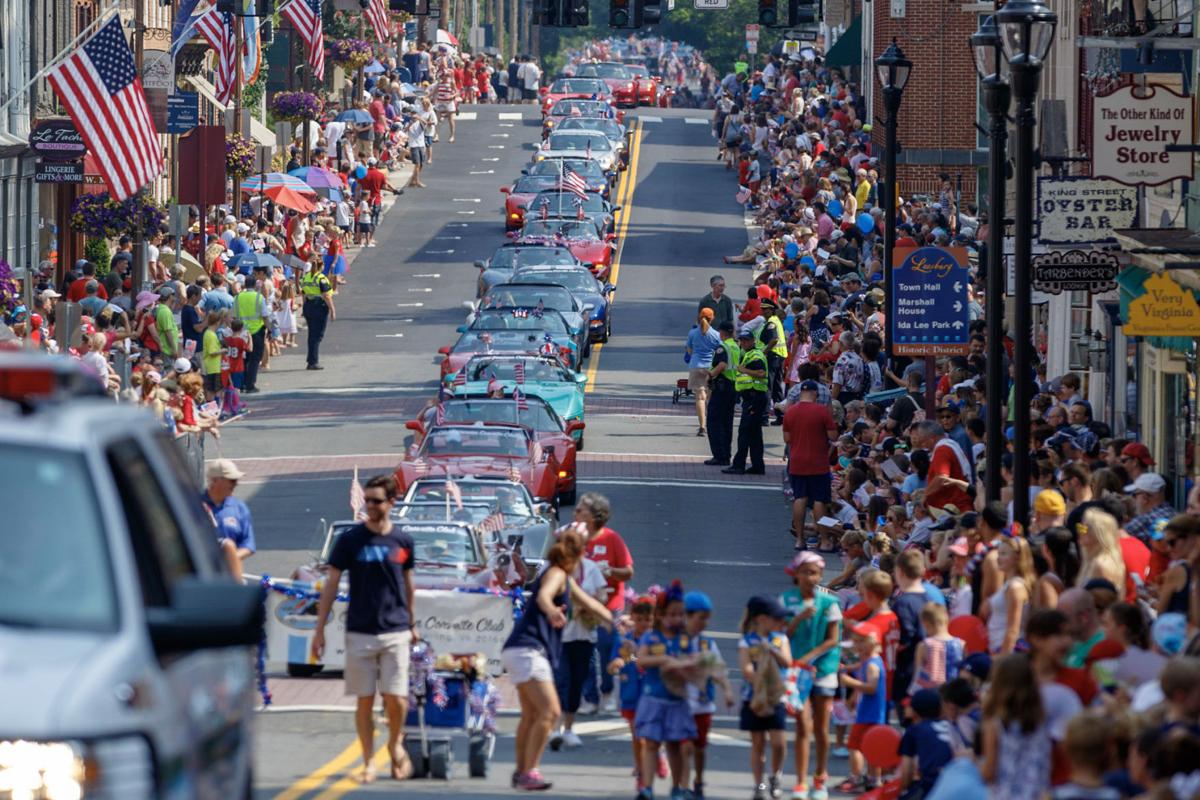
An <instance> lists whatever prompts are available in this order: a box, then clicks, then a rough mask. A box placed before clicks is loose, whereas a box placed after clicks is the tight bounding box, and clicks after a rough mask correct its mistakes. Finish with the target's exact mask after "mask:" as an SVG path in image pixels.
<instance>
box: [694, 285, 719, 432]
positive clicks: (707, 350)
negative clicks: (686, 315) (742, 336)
mask: <svg viewBox="0 0 1200 800" xmlns="http://www.w3.org/2000/svg"><path fill="white" fill-rule="evenodd" d="M712 320H713V311H712V309H711V308H702V309H700V315H699V317H698V318H697V320H696V326H695V327H693V328H692V329H691V331H689V332H688V338H687V348H686V350H685V353H686V355H687V365H688V388H689V389H691V390H692V395H693V396H694V397H695V398H696V419H697V420H698V421H699V422H700V427H699V428H698V429H697V430H696V435H697V436H707V435H708V426H707V423H706V421H705V420H706V417H707V415H708V381H709V369H710V368H711V367H712V360H713V352H714V351H715V350H717V349H718V348H720V347H721V337H720V336H719V335H718V334H717V332H716V331H715V330H713V327H712Z"/></svg>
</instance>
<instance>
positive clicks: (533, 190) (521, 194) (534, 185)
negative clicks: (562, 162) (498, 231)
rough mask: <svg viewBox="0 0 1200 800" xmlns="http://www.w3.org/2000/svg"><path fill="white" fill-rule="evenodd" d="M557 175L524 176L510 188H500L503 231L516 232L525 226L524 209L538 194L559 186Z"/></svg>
mask: <svg viewBox="0 0 1200 800" xmlns="http://www.w3.org/2000/svg"><path fill="white" fill-rule="evenodd" d="M559 181H560V179H559V177H558V175H525V176H523V177H521V178H518V179H517V181H516V183H514V184H513V185H512V186H501V187H500V192H501V194H504V195H506V197H505V198H504V230H505V231H518V230H520V229H521V226H522V225H524V224H525V209H526V208H527V207H528V206H529V203H530V201H531V200H533V198H535V197H537V195H538V192H541V191H544V190H546V189H554V188H556V187H557V186H558V185H559Z"/></svg>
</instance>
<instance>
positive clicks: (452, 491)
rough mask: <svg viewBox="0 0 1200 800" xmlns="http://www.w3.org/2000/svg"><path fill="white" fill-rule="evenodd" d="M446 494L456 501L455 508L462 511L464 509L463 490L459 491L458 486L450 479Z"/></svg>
mask: <svg viewBox="0 0 1200 800" xmlns="http://www.w3.org/2000/svg"><path fill="white" fill-rule="evenodd" d="M446 494H447V495H449V497H450V499H451V500H453V501H454V507H455V508H457V509H458V510H460V511H461V510H462V507H463V501H462V489H459V488H458V484H457V483H455V482H454V481H452V480H450V478H446Z"/></svg>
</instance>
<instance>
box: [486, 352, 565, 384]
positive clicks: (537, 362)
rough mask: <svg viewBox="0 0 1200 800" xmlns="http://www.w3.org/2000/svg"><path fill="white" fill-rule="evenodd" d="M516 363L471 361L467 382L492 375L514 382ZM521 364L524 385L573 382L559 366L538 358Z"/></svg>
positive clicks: (492, 360)
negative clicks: (523, 371) (522, 365)
mask: <svg viewBox="0 0 1200 800" xmlns="http://www.w3.org/2000/svg"><path fill="white" fill-rule="evenodd" d="M517 363H518V362H517V361H516V360H515V359H508V358H496V359H491V358H487V357H484V358H475V359H471V361H470V363H468V364H467V380H472V381H483V380H487V379H488V378H489V377H491V375H492V374H493V373H494V374H495V376H496V380H499V381H515V380H516V379H517V376H516V372H515V370H516V365H517ZM523 363H524V364H525V382H526V383H557V382H560V381H562V382H566V381H574V380H575V379H574V377H572V376H571V374H570V373H568V372H567V371H566V370H565V369H563V368H562V367H561V366H556V365H554V364H550V363H547V362H546V361H543V360H541V359H539V358H527V359H525V360H524V362H523Z"/></svg>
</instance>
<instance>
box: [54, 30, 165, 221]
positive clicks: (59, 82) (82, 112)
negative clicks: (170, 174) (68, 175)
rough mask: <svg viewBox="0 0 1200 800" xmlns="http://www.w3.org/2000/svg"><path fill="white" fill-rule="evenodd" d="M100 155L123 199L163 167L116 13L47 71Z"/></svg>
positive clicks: (102, 170)
mask: <svg viewBox="0 0 1200 800" xmlns="http://www.w3.org/2000/svg"><path fill="white" fill-rule="evenodd" d="M47 80H48V81H49V82H50V86H51V88H52V89H53V90H54V94H55V95H57V96H58V99H59V100H61V101H62V104H63V106H65V107H66V109H67V113H68V114H70V115H71V121H72V122H74V123H75V127H76V128H78V129H79V132H80V135H82V136H83V141H84V143H85V144H86V145H87V148H88V151H89V152H90V153H91V154H92V155H93V156H94V157H95V159H96V163H97V165H98V166H99V168H100V174H101V175H103V176H104V182H105V183H106V184H107V185H108V192H109V194H110V195H111V196H112V197H113V198H114V199H116V200H124V199H126V198H127V197H129V196H131V195H133V194H135V193H136V192H137V191H138V190H139V189H141V188H142V187H143V186H145V185H146V184H147V183H149V182H150V181H152V180H154V178H155V177H156V176H157V175H158V174H159V173H161V172H162V168H163V158H162V148H161V147H160V146H159V144H158V132H157V131H155V129H154V120H153V118H152V117H151V116H150V107H149V106H148V105H147V104H146V94H145V92H143V91H142V82H141V80H139V79H138V76H137V68H136V67H135V66H134V63H133V51H132V50H130V49H129V43H128V42H127V41H125V33H124V32H123V31H122V30H121V19H120V17H118V16H113V18H112V19H111V20H109V21H108V22H106V23H105V24H104V25H102V26H100V29H99V30H98V31H96V33H95V35H93V36H92V38H90V39H88V40H87V42H85V43H84V45H83V46H82V47H80V48H79V49H78V50H76V51H75V52H74V53H72V54H71V56H70V57H69V58H67V59H66V60H65V61H63V62H62V63H61V64H59V65H58V66H56V67H55V68H54V69H53V70H51V71H50V74H49V75H47Z"/></svg>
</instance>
